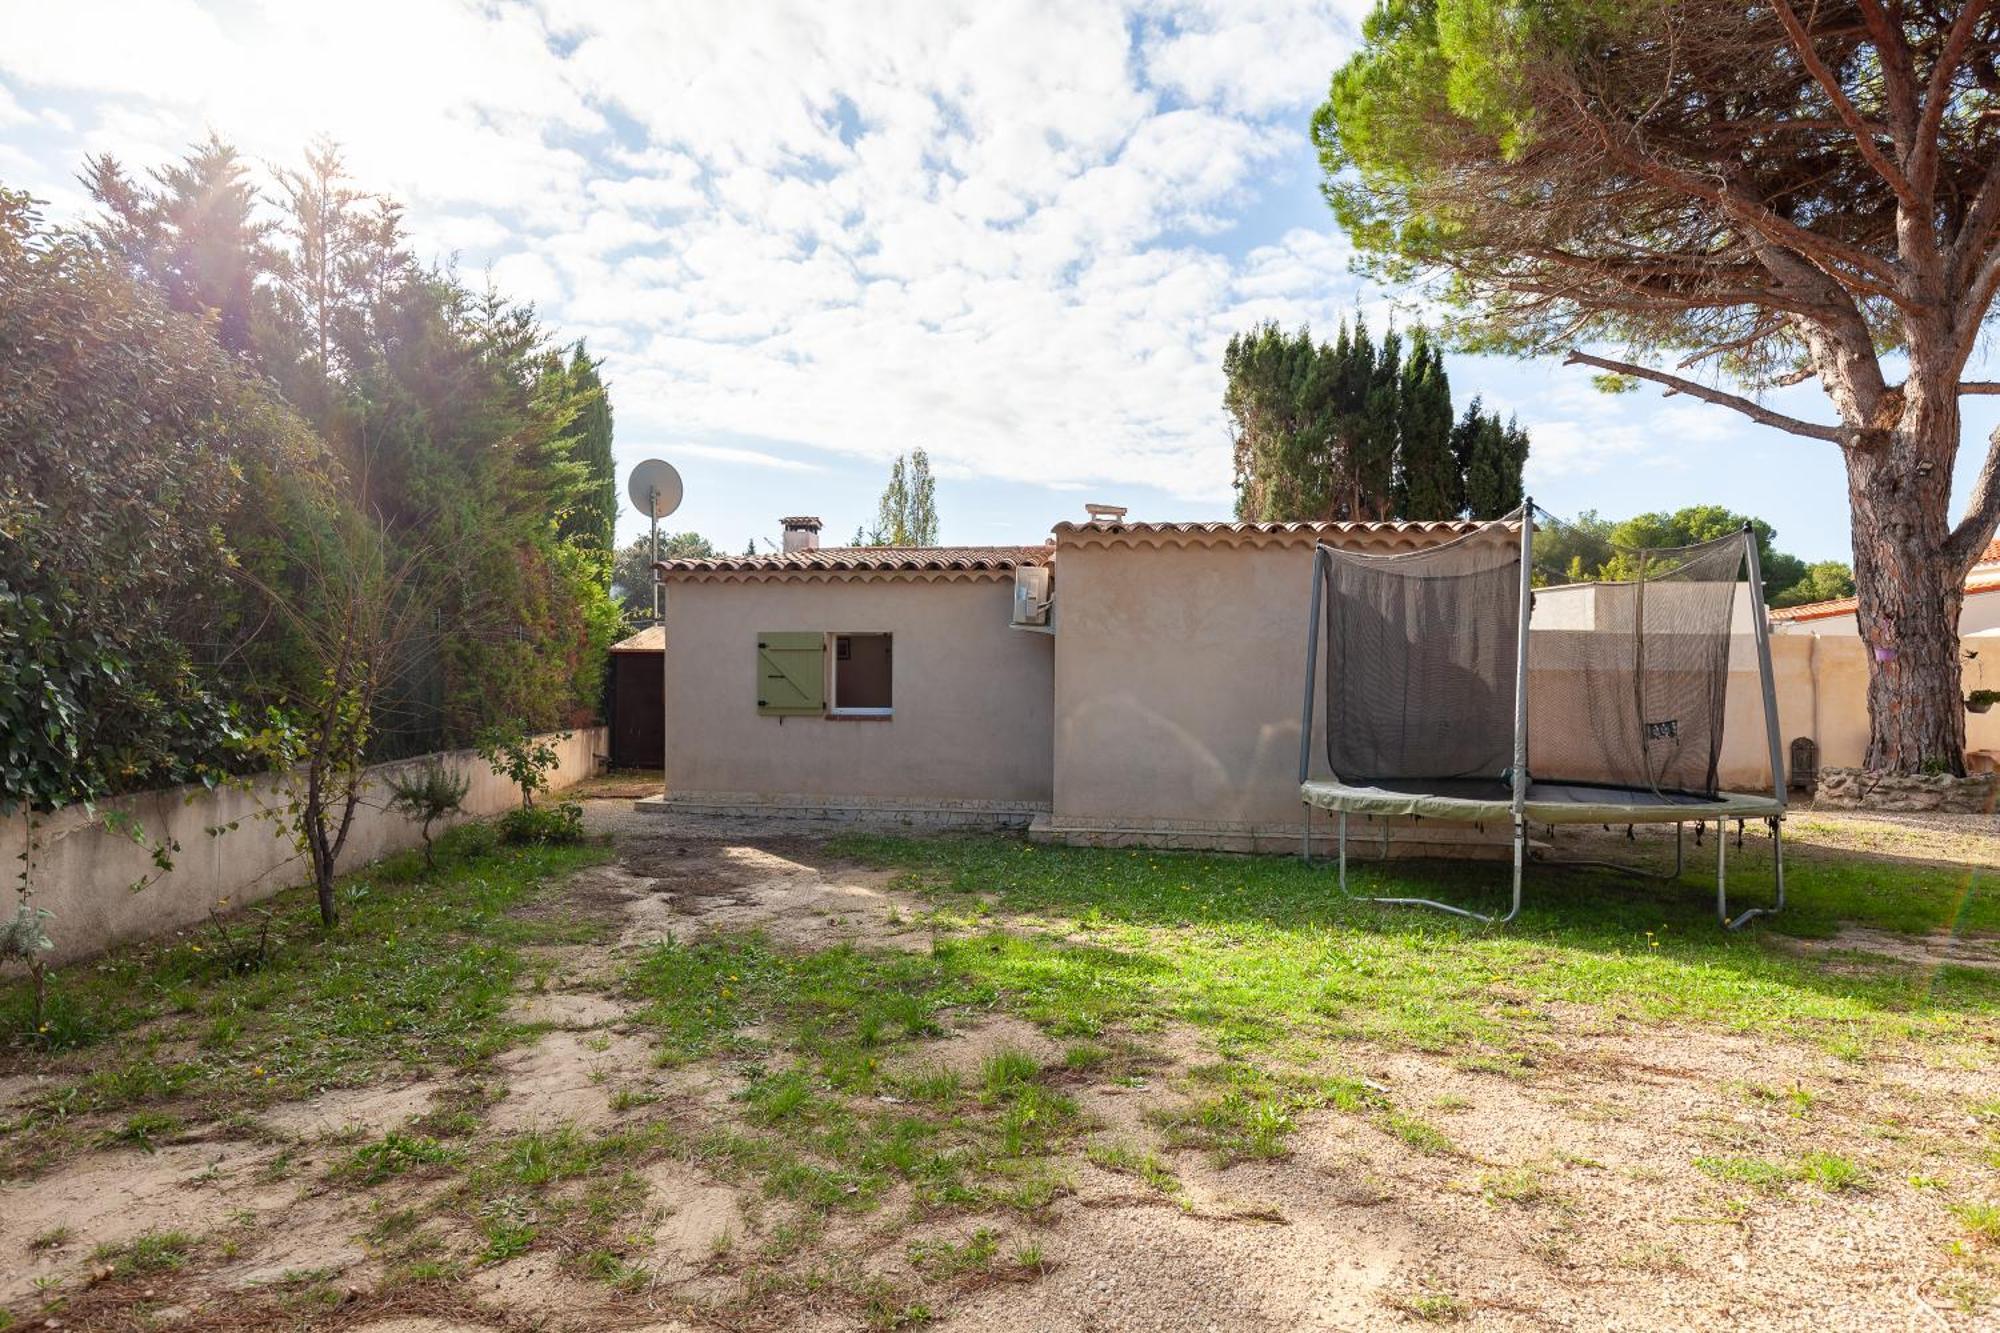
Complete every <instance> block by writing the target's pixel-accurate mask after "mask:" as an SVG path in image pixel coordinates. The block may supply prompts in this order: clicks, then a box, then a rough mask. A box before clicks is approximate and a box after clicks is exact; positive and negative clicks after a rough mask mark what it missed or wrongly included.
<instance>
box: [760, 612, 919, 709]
mask: <svg viewBox="0 0 2000 1333" xmlns="http://www.w3.org/2000/svg"><path fill="white" fill-rule="evenodd" d="M889 640H890V636H889V635H887V634H823V633H820V632H819V631H817V630H782V631H781V630H766V631H764V632H763V633H761V634H759V635H758V636H757V712H758V713H759V714H760V715H761V716H764V717H778V718H785V717H889V716H890V715H891V713H892V711H893V710H892V707H891V679H892V677H893V675H894V671H893V668H892V666H891V662H890V651H889V646H890V644H889Z"/></svg>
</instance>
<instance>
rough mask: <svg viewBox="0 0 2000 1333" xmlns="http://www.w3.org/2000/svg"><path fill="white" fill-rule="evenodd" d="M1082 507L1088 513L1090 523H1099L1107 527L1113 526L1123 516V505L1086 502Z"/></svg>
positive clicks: (1121, 520)
mask: <svg viewBox="0 0 2000 1333" xmlns="http://www.w3.org/2000/svg"><path fill="white" fill-rule="evenodd" d="M1083 508H1084V511H1085V512H1086V513H1088V514H1089V515H1090V521H1091V522H1092V523H1101V524H1103V525H1105V526H1107V527H1110V526H1115V525H1116V524H1118V523H1120V522H1123V521H1124V518H1125V506H1124V505H1096V504H1087V505H1085V506H1084V507H1083Z"/></svg>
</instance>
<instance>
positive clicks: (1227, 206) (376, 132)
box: [0, 0, 2000, 559]
mask: <svg viewBox="0 0 2000 1333" xmlns="http://www.w3.org/2000/svg"><path fill="white" fill-rule="evenodd" d="M1365 11H1366V5H1364V4H1362V3H1359V0H1323V2H1316V0H1297V2H1295V3H1282V2H1280V0H1226V2H1223V0H1218V2H1217V3H1192V2H1188V3H1183V2H1180V0H1168V2H1166V3H1159V4H1144V5H1138V6H1133V5H1124V4H1110V3H1088V2H1084V0H1053V2H1051V3H1033V2H1032V0H1028V2H1023V3H997V2H993V0H988V2H987V3H978V4H964V5H960V4H953V3H945V2H944V0H914V2H913V3H903V4H899V3H865V4H863V3H854V4H839V3H830V2H828V0H819V2H817V3H800V4H786V3H782V2H781V0H768V2H766V0H759V2H758V3H754V4H741V3H728V4H725V3H719V2H716V0H710V2H707V3H703V2H701V0H694V2H691V3H683V4H676V5H665V4H658V3H652V2H651V0H589V2H588V3H585V0H483V2H482V3H478V4H463V3H455V2H454V0H393V2H388V0H346V2H344V3H342V4H338V5H304V4H295V3H288V2H284V0H273V2H272V3H266V4H257V3H241V4H200V3H195V0H145V2H144V3H137V2H134V3H128V4H124V5H116V4H100V3H91V2H90V0H65V3H62V4H54V5H51V4H42V3H31V2H30V0H0V34H4V36H0V182H5V183H6V184H8V185H10V186H12V187H15V188H25V189H27V190H29V191H31V192H32V193H34V194H35V195H37V196H39V197H40V198H42V199H44V200H46V201H47V210H46V211H47V213H48V214H49V216H51V217H52V218H54V219H56V220H60V221H81V220H84V219H86V218H87V217H88V216H89V215H90V204H89V201H88V199H87V198H86V197H85V196H84V194H83V192H82V190H81V188H80V187H79V185H78V184H77V181H76V174H77V172H78V170H79V169H80V165H81V163H82V161H83V159H84V158H85V156H86V155H89V154H94V153H110V154H112V155H114V156H115V157H117V158H119V159H120V160H121V161H122V162H124V163H125V164H126V165H127V167H128V168H134V169H146V168H150V167H156V166H158V165H160V164H162V163H164V162H167V161H169V160H171V159H172V158H174V157H175V156H177V155H178V154H179V153H181V152H182V151H184V150H185V148H186V147H187V145H189V144H190V143H191V142H193V141H196V140H198V139H202V138H204V137H206V136H207V134H208V133H209V132H210V131H213V132H215V133H217V134H219V135H221V136H222V137H223V138H224V139H226V140H228V141H230V142H232V143H234V144H235V145H236V146H237V147H238V148H239V149H241V150H242V151H243V152H244V153H245V154H246V155H248V156H249V157H250V158H252V159H253V160H254V161H255V162H257V163H258V164H259V165H260V168H264V167H270V166H284V165H289V164H291V163H293V162H295V161H296V160H297V159H298V157H299V155H300V152H301V150H302V149H303V147H304V145H305V144H306V143H308V142H309V141H311V140H312V139H313V138H314V137H315V136H318V135H327V136H331V137H332V138H333V139H335V140H336V141H338V142H339V144H340V145H341V146H342V148H343V150H344V152H345V154H346V158H347V162H348V165H349V168H350V170H351V172H352V174H353V176H354V177H355V178H356V180H357V182H358V183H359V184H361V185H363V186H365V187H367V188H369V189H373V190H378V191H381V192H384V193H387V194H390V195H393V196H394V197H396V198H397V199H399V200H400V201H402V202H403V203H404V205H405V206H406V208H407V210H408V214H407V216H408V220H409V224H410V228H411V233H412V238H413V242H414V248H415V249H416V250H417V252H418V253H419V254H420V255H421V256H423V257H425V258H427V259H438V260H443V261H453V262H455V263H456V264H457V266H458V268H459V270H460V272H461V273H462V274H463V275H464V276H466V277H467V278H468V280H470V281H474V282H481V281H484V280H486V279H487V278H489V277H490V280H491V281H492V282H493V283H494V284H495V285H496V286H497V287H498V288H499V289H500V290H501V291H503V292H505V293H507V294H509V295H511V296H515V297H518V298H521V299H524V300H530V301H532V302H533V303H534V304H535V306H536V308H537V310H538V312H539V314H540V315H541V317H542V319H543V320H544V321H545V322H546V324H547V325H548V326H549V328H550V330H551V332H552V333H553V334H554V335H555V336H558V337H560V338H562V339H564V340H568V339H572V338H577V337H581V338H584V339H586V340H587V343H588V346H589V347H590V349H591V351H592V352H593V353H594V354H596V355H598V356H600V357H602V358H603V361H604V367H605V374H606V377H607V379H608V380H609V382H610V385H611V394H612V404H613V407H614V410H615V412H616V416H617V455H618V462H619V472H620V478H621V484H622V480H623V478H624V475H625V473H626V472H627V471H628V470H629V469H630V468H631V466H632V465H633V464H635V463H637V462H638V461H640V460H641V459H644V458H649V457H659V458H665V459H667V460H669V461H670V462H672V463H673V464H674V465H675V466H676V467H677V468H678V469H679V470H680V472H681V474H682V476H683V478H684V480H685V484H686V493H687V494H686V499H685V501H684V502H683V504H682V507H681V509H680V511H679V512H678V513H676V514H674V515H673V516H672V517H671V518H669V519H668V520H667V522H666V524H665V526H666V527H667V528H670V529H674V530H681V529H692V530H695V531H699V532H701V533H703V534H704V535H706V536H708V537H709V538H710V539H711V540H713V541H715V542H716V543H717V545H718V546H720V547H722V548H723V549H725V550H731V551H740V550H742V549H744V547H745V544H746V543H747V542H749V541H750V540H752V539H753V538H754V539H757V540H758V541H760V542H770V541H774V540H775V539H776V538H777V536H778V524H777V520H778V518H779V517H780V516H782V515H787V514H798V513H811V514H817V515H820V516H821V517H822V518H824V519H825V521H826V528H827V531H826V534H825V540H826V541H828V542H829V543H833V542H838V541H845V540H846V539H847V538H848V537H849V536H851V534H852V533H853V531H854V529H855V528H856V527H857V526H858V525H860V524H862V523H864V522H866V521H869V520H871V519H872V518H873V514H874V506H875V499H876V496H877V495H878V494H879V492H880V490H881V487H882V484H883V482H884V481H885V480H886V479H887V474H888V469H889V463H890V460H892V459H893V458H894V457H896V456H897V455H898V454H900V453H902V452H904V451H906V450H909V449H913V448H917V447H922V448H924V449H926V450H928V451H929V453H930V456H931V459H932V464H933V468H934V470H935V471H936V473H937V475H938V478H939V481H938V509H939V514H940V527H941V536H942V539H943V540H944V541H946V542H948V543H993V542H998V543H1013V542H1024V543H1034V542H1039V541H1040V540H1042V538H1043V537H1044V536H1046V534H1047V531H1048V529H1049V527H1050V525H1051V524H1053V523H1056V522H1058V521H1061V520H1063V519H1079V518H1081V517H1082V516H1083V505H1084V503H1085V502H1086V501H1102V502H1107V503H1115V504H1123V505H1126V506H1128V507H1129V508H1130V510H1131V513H1132V516H1133V517H1134V518H1139V519H1157V520H1192V519H1219V518H1227V517H1229V516H1230V505H1231V491H1230V455H1229V437H1228V429H1227V422H1226V419H1225V417H1224V415H1223V412H1222V407H1221V397H1222V372H1221V357H1222V348H1223V345H1224V344H1225V343H1226V342H1227V341H1228V339H1229V337H1230V335H1231V334H1232V333H1235V332H1237V331H1239V330H1242V329H1245V328H1248V327H1250V326H1251V325H1253V324H1255V323H1257V322H1259V321H1262V320H1266V319H1275V320H1278V321H1281V322H1282V323H1284V324H1286V325H1290V326H1295V325H1297V324H1300V323H1307V324H1310V325H1311V326H1312V327H1313V328H1315V329H1318V330H1321V331H1323V332H1326V333H1328V334H1331V333H1332V332H1333V331H1334V330H1335V328H1336V327H1337V325H1338V323H1339V321H1340V320H1341V319H1342V318H1343V317H1349V318H1351V317H1353V315H1354V313H1355V312H1356V311H1361V312H1364V313H1365V314H1366V316H1367V317H1368V318H1369V319H1370V320H1371V321H1372V322H1373V324H1374V325H1375V327H1376V328H1377V329H1378V330H1379V329H1380V328H1381V327H1382V326H1383V324H1384V323H1385V322H1386V321H1387V320H1389V319H1391V318H1395V319H1397V320H1398V321H1399V322H1401V323H1403V324H1404V325H1406V326H1407V325H1408V324H1409V323H1410V322H1412V321H1413V320H1415V319H1416V318H1418V316H1419V315H1420V313H1421V311H1420V309H1419V306H1418V304H1417V302H1416V300H1415V297H1414V293H1411V292H1407V291H1398V290H1393V289H1390V290H1385V289H1383V288H1381V287H1378V286H1375V285H1372V284H1370V283H1368V282H1365V281H1364V280H1362V279H1360V278H1358V277H1357V276H1355V275H1354V273H1353V272H1352V271H1351V268H1350V261H1351V259H1352V257H1353V252H1352V248H1351V247H1350V246H1349V244H1348V242H1347V240H1346V238H1345V237H1344V236H1342V235H1341V234H1340V232H1339V230H1338V229H1337V228H1336V227H1335V225H1334V223H1333V220H1332V217H1331V215H1330V214H1329V212H1328V211H1327V208H1326V206H1325V204H1324V202H1323V201H1322V200H1321V198H1320V195H1319V174H1318V166H1317V163H1316V160H1315V158H1314V155H1313V152H1312V147H1311V144H1310V142H1309V139H1308V136H1307V126H1308V123H1309V119H1310V117H1311V114H1312V111H1313V108H1314V107H1315V106H1316V105H1317V103H1318V102H1319V101H1320V100H1321V98H1322V97H1323V96H1324V94H1325V89H1326V84H1327V79H1328V76H1329V74H1330V73H1331V71H1332V70H1333V68H1334V67H1335V66H1336V65H1337V64H1338V63H1339V62H1340V61H1341V60H1342V59H1343V58H1344V57H1345V56H1346V55H1347V54H1349V53H1350V52H1351V51H1352V50H1353V49H1354V46H1355V43H1356V41H1357V34H1358V27H1359V21H1360V19H1361V17H1362V15H1363V14H1364V13H1365ZM1448 369H1449V372H1450V376H1451V384H1452V390H1453V395H1454V398H1455V400H1456V401H1457V403H1458V404H1459V405H1460V406H1461V408H1462V407H1463V405H1464V404H1465V403H1466V402H1467V401H1469V400H1470V399H1471V397H1472V396H1473V395H1474V394H1478V395H1481V396H1482V397H1483V398H1484V399H1485V401H1486V403H1487V405H1488V406H1490V407H1495V408H1498V409H1500V410H1502V411H1504V412H1510V413H1514V414H1517V415H1518V416H1519V418H1520V420H1521V422H1522V423H1523V424H1524V425H1525V426H1526V427H1527V428H1528V430H1529V432H1530V435H1531V437H1532V441H1533V448H1532V454H1531V457H1530V459H1529V462H1528V470H1527V482H1528V488H1529V491H1530V493H1531V494H1533V495H1534V496H1535V498H1536V499H1537V500H1538V501H1539V502H1541V503H1542V504H1543V505H1545V506H1546V507H1547V508H1549V509H1551V510H1553V511H1554V512H1556V513H1558V514H1561V515H1573V514H1575V513H1577V512H1579V511H1581V510H1586V509H1595V510H1598V511H1599V512H1601V513H1603V514H1606V515H1609V516H1613V517H1623V516H1625V515H1628V514H1632V513H1637V512H1643V511H1650V510H1659V509H1670V508H1676V507H1679V506H1681V505H1687V504H1699V503H1719V504H1723V505H1727V506H1729V507H1731V508H1734V509H1738V510H1742V511H1746V512H1750V513H1754V514H1756V515H1758V516H1760V517H1762V518H1764V519H1766V520H1767V521H1769V522H1770V523H1772V524H1773V525H1774V526H1775V527H1776V528H1777V530H1778V545H1779V546H1780V547H1781V548H1783V549H1787V550H1790V551H1792V552H1793V553H1795V554H1798V555H1801V556H1804V557H1806V558H1807V559H1844V558H1846V557H1847V554H1848V535H1847V532H1848V529H1847V505H1846V499H1845V491H1844V481H1843V477H1842V469H1841V465H1840V460H1839V457H1838V454H1837V452H1836V451H1835V449H1834V448H1833V447H1832V446H1830V445H1826V444H1823V443H1819V442H1816V441H1810V440H1804V439H1799V438H1795V437H1792V436H1789V435H1784V434H1780V433H1778V432H1775V431H1772V430H1770V429H1768V428H1765V427H1759V426H1756V425H1754V424H1751V423H1749V422H1747V421H1745V420H1743V419H1741V418H1739V417H1738V416H1736V415H1735V414H1734V413H1731V412H1730V411H1728V410H1727V409H1724V408H1719V407H1711V406H1708V405H1705V404H1701V403H1698V402H1694V401H1691V400H1689V399H1686V398H1664V397H1662V396H1660V395H1659V394H1657V393H1655V392H1653V391H1651V390H1650V389H1642V390H1641V391H1639V392H1637V393H1631V394H1624V395H1618V396H1607V395H1604V394H1600V393H1598V392H1596V391H1595V390H1594V389H1593V388H1592V387H1591V384H1590V376H1589V374H1588V372H1587V371H1585V370H1583V369H1581V368H1564V367H1562V366H1560V365H1559V364H1556V363H1555V362H1554V361H1542V362H1522V361H1513V360H1506V359H1495V358H1483V357H1452V358H1450V359H1449V361H1448ZM1768 398H1769V401H1771V402H1772V403H1773V404H1774V405H1776V406H1778V407H1780V408H1781V410H1784V411H1787V412H1790V413H1792V414H1794V415H1798V416H1804V417H1809V418H1813V419H1817V420H1830V419H1831V415H1830V412H1829V411H1828V409H1827V408H1826V406H1825V403H1824V398H1823V396H1822V395H1821V394H1820V392H1819V391H1818V390H1817V389H1816V388H1815V387H1813V386H1811V385H1802V386H1798V387H1795V388H1792V389H1788V390H1783V391H1779V392H1775V393H1772V394H1770V395H1769V396H1768ZM1996 421H2000V401H1996V400H1994V399H1990V398H1989V399H1973V400H1969V402H1968V411H1967V419H1966V440H1967V446H1968V447H1967V448H1966V449H1965V450H1964V451H1963V457H1962V458H1961V461H1960V465H1959V475H1958V478H1957V481H1958V492H1959V495H1960V497H1961V498H1962V497H1963V494H1964V491H1965V489H1966V487H1967V486H1968V485H1969V483H1970V480H1971V476H1972V473H1973V472H1974V470H1975V469H1976V467H1977V464H1978V461H1979V455H1980V454H1981V453H1982V452H1983V448H1982V447H1981V446H1982V444H1983V440H1984V437H1985V435H1986V433H1987V432H1988V431H1989V430H1991V429H1992V428H1993V427H1994V425H1995V423H1996ZM643 529H644V522H643V520H642V519H641V518H640V517H639V516H638V514H637V513H636V512H634V511H633V510H632V509H631V508H630V506H629V504H628V506H627V507H626V511H625V513H624V514H623V516H622V518H621V522H620V531H621V534H622V535H624V536H630V535H632V534H634V533H636V532H639V531H642V530H643Z"/></svg>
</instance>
